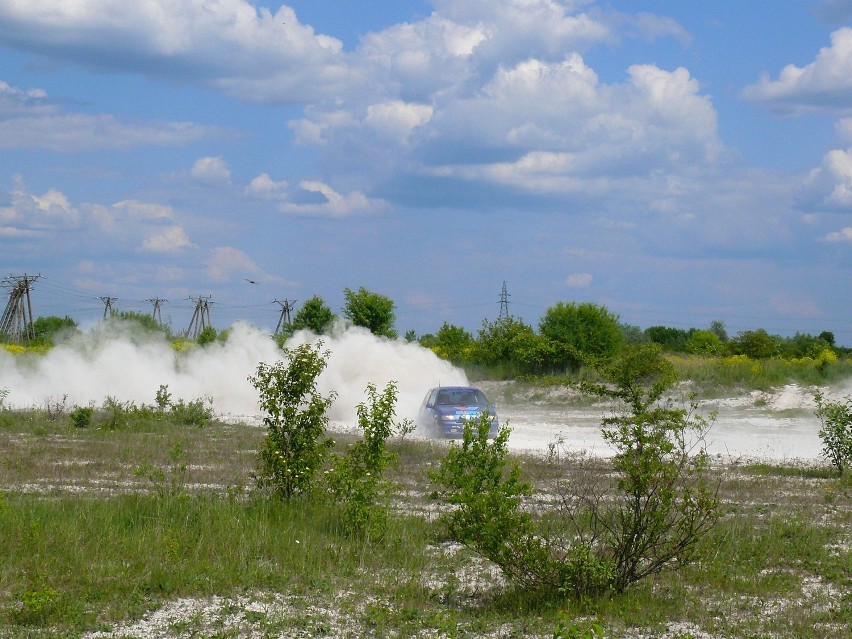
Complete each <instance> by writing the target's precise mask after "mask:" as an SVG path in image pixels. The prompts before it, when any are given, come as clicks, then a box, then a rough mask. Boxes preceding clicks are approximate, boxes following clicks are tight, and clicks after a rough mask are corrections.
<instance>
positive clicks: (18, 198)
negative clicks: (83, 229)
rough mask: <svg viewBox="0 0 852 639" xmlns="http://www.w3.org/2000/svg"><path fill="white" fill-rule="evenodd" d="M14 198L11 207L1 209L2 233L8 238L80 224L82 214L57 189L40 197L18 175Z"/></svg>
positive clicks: (14, 183) (12, 191)
mask: <svg viewBox="0 0 852 639" xmlns="http://www.w3.org/2000/svg"><path fill="white" fill-rule="evenodd" d="M10 196H11V200H12V202H11V206H8V207H2V208H0V229H3V233H4V235H6V236H7V237H12V236H18V235H31V234H35V233H40V232H49V231H56V230H61V229H68V228H74V227H77V226H78V225H79V223H80V211H79V210H78V209H77V208H76V207H75V206H73V205H72V204H71V202H70V201H69V200H68V198H67V197H66V195H65V194H64V193H62V192H61V191H59V190H57V189H49V190H48V191H47V192H45V193H43V194H42V195H36V194H34V193H30V192H29V190H28V189H27V187H26V184H24V181H23V179H22V178H21V176H19V175H15V176H14V178H13V180H12V190H11V192H10Z"/></svg>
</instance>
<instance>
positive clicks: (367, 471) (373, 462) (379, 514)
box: [327, 382, 397, 537]
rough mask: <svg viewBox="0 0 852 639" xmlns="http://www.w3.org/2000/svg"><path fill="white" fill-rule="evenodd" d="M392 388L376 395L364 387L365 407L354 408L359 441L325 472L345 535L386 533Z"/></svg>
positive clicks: (391, 384) (392, 409) (371, 389)
mask: <svg viewBox="0 0 852 639" xmlns="http://www.w3.org/2000/svg"><path fill="white" fill-rule="evenodd" d="M396 392H397V391H396V384H395V383H394V382H390V383H388V385H387V386H386V387H385V390H384V392H383V393H382V394H381V395H379V394H378V391H377V390H376V386H375V385H374V384H368V385H367V395H368V401H367V403H362V404H359V405H358V408H357V412H358V427H359V428H360V429H361V430H362V431H363V433H364V436H363V439H361V440H360V441H358V442H356V443H355V444H353V445H352V446H351V447H350V448H349V449H348V450H347V451H346V453H345V454H343V455H340V456H338V457H337V459H336V461H335V462H334V466H333V468H332V469H331V470H329V471H328V472H327V479H328V484H329V487H330V489H331V492H332V494H333V495H334V497H335V499H336V500H337V501H338V503H340V504H342V505H343V509H344V510H343V514H344V530H345V531H346V532H347V533H349V534H356V535H361V534H363V535H367V536H370V537H381V536H383V535H384V533H385V531H386V529H387V508H386V506H385V505H382V504H380V503H378V502H379V500H380V499H381V498H384V499H385V501H386V500H387V497H388V495H389V493H390V489H391V487H392V486H391V484H390V482H388V481H387V480H386V479H385V471H386V470H387V468H388V466H389V465H390V464H391V463H392V462H393V460H394V458H395V456H394V455H393V454H392V453H390V452H388V450H387V440H388V438H389V437H390V436H391V435H392V434H393V432H394V421H393V419H394V415H395V408H394V405H395V404H396Z"/></svg>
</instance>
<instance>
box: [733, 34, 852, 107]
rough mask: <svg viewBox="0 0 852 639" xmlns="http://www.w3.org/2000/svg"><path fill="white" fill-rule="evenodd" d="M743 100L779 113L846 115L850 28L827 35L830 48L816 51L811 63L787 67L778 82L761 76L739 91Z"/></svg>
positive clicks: (850, 90)
mask: <svg viewBox="0 0 852 639" xmlns="http://www.w3.org/2000/svg"><path fill="white" fill-rule="evenodd" d="M743 97H744V98H745V99H747V100H751V101H754V102H761V103H763V104H766V105H767V106H769V107H770V108H772V109H775V110H777V111H780V112H786V113H793V114H799V113H804V112H807V111H814V110H829V111H842V112H849V110H850V106H849V105H850V103H852V28H849V27H844V28H842V29H838V30H837V31H835V32H834V33H832V34H831V45H830V46H828V47H823V48H822V49H820V51H819V53H818V54H817V57H816V58H815V59H814V61H813V62H811V63H810V64H808V65H806V66H804V67H797V66H796V65H794V64H788V65H787V66H786V67H784V68H783V69H782V70H781V73H780V74H779V75H778V79H776V80H772V79H770V78H769V77H768V76H764V77H762V78H761V79H760V80H759V81H758V82H757V83H756V84H753V85H751V86H748V87H746V88H745V89H743Z"/></svg>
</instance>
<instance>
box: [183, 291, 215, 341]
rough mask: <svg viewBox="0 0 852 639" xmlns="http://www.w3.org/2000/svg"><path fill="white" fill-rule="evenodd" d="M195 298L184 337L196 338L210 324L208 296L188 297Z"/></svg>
mask: <svg viewBox="0 0 852 639" xmlns="http://www.w3.org/2000/svg"><path fill="white" fill-rule="evenodd" d="M189 299H191V300H195V310H194V311H193V313H192V319H191V320H189V328H187V329H186V333H185V335H186V337H189V338H191V339H198V335H199V334H200V333H201V331H203V330H204V329H205V328H207V327H208V326H211V324H210V296H209V295H208V296H207V297H190V298H189Z"/></svg>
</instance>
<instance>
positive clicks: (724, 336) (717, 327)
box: [710, 320, 730, 344]
mask: <svg viewBox="0 0 852 639" xmlns="http://www.w3.org/2000/svg"><path fill="white" fill-rule="evenodd" d="M710 330H711V331H712V332H713V333H715V334H716V337H718V338H719V341H720V342H722V343H723V344H724V343H726V342H727V341H728V340H729V339H730V338H729V337H728V329H726V328H725V322H723V321H722V320H713V321H712V322H710Z"/></svg>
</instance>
